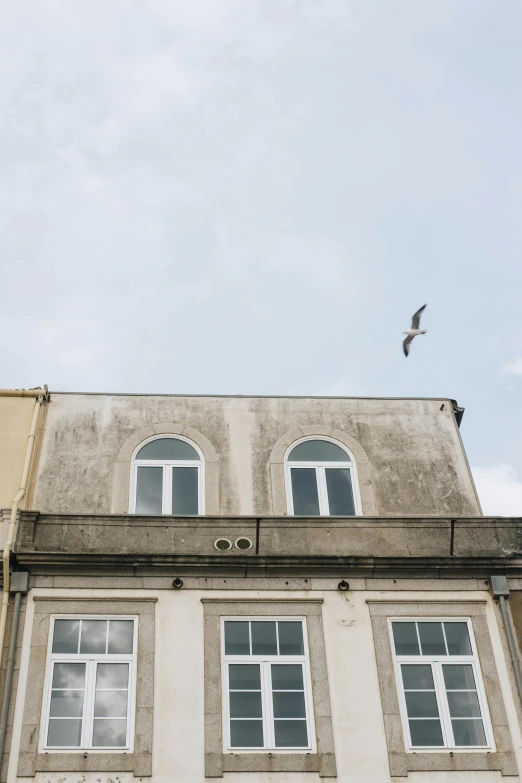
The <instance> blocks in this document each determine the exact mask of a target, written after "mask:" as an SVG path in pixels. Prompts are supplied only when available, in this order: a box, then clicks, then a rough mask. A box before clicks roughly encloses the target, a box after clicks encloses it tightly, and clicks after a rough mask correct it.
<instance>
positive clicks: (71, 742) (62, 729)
mask: <svg viewBox="0 0 522 783" xmlns="http://www.w3.org/2000/svg"><path fill="white" fill-rule="evenodd" d="M81 736H82V722H81V720H60V718H58V719H56V718H52V719H50V720H49V728H48V730H47V745H48V746H49V747H51V748H78V747H79V746H80V742H81Z"/></svg>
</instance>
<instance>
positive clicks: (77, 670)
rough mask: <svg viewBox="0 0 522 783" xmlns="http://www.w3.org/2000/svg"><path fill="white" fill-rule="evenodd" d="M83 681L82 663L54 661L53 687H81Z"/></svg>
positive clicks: (83, 666) (83, 668)
mask: <svg viewBox="0 0 522 783" xmlns="http://www.w3.org/2000/svg"><path fill="white" fill-rule="evenodd" d="M84 681H85V664H84V663H55V664H54V669H53V684H52V687H53V689H54V688H73V689H78V690H80V689H83V687H84V685H83V683H84Z"/></svg>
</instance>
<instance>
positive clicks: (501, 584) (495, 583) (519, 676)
mask: <svg viewBox="0 0 522 783" xmlns="http://www.w3.org/2000/svg"><path fill="white" fill-rule="evenodd" d="M490 584H491V592H492V593H493V598H498V602H499V605H500V612H501V614H502V622H503V623H504V629H505V631H506V636H507V640H508V647H509V652H510V655H511V661H512V663H513V669H514V670H515V679H516V681H517V688H518V695H519V696H520V700H521V701H522V671H521V670H520V661H519V659H518V652H517V646H516V643H515V635H514V633H513V625H512V623H511V617H510V616H509V612H508V608H507V603H506V598H509V585H508V580H507V579H506V577H505V576H492V577H491V579H490Z"/></svg>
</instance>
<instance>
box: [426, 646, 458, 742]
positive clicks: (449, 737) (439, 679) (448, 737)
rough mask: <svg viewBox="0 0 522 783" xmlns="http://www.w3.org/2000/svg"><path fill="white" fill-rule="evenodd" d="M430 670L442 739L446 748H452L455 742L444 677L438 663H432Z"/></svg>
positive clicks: (440, 664)
mask: <svg viewBox="0 0 522 783" xmlns="http://www.w3.org/2000/svg"><path fill="white" fill-rule="evenodd" d="M431 668H432V671H433V680H434V682H435V692H436V694H437V702H438V705H439V712H440V723H441V727H442V736H443V738H444V746H445V747H446V748H454V747H455V742H454V740H453V729H452V726H451V719H450V714H449V705H448V697H447V694H446V685H445V683H444V675H443V673H442V663H441V662H440V661H434V662H433V663H432V665H431Z"/></svg>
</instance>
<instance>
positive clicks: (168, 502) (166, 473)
mask: <svg viewBox="0 0 522 783" xmlns="http://www.w3.org/2000/svg"><path fill="white" fill-rule="evenodd" d="M162 504H163V513H164V514H171V513H172V465H164V466H163V492H162Z"/></svg>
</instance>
